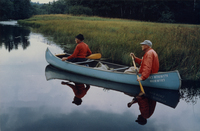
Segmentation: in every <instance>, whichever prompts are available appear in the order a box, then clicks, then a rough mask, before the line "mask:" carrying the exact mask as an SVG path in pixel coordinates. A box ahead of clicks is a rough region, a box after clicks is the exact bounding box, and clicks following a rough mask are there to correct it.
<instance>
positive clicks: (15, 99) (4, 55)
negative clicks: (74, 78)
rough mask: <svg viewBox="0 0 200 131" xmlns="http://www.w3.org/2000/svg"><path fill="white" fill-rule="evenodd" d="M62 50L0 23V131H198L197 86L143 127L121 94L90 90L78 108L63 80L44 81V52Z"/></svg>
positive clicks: (159, 109)
mask: <svg viewBox="0 0 200 131" xmlns="http://www.w3.org/2000/svg"><path fill="white" fill-rule="evenodd" d="M47 47H49V48H50V50H51V51H52V52H53V53H62V52H63V50H62V49H61V48H60V47H59V46H56V45H55V44H54V43H53V42H51V41H49V40H47V39H46V38H45V37H44V36H43V35H41V34H38V33H33V32H31V31H30V30H29V29H27V28H23V27H20V26H18V25H17V24H16V22H1V24H0V130H1V131H51V130H52V131H65V130H69V131H78V130H81V131H83V130H84V131H85V130H87V131H88V130H89V131H93V130H95V131H107V130H109V131H110V130H115V131H130V130H135V131H138V130H139V131H140V130H141V131H143V130H144V131H147V130H150V131H188V130H190V131H197V130H199V129H200V124H199V122H200V111H199V109H200V103H199V96H200V92H199V90H200V89H199V86H200V84H199V83H195V84H194V82H191V83H189V82H184V81H183V87H182V89H181V90H180V93H181V99H180V102H179V103H178V105H177V107H176V108H175V109H174V108H171V107H169V106H166V105H164V104H161V103H158V102H157V105H156V108H155V111H154V114H153V115H152V116H151V117H150V118H149V119H148V122H147V124H146V125H144V126H142V125H139V124H138V123H136V122H135V120H136V119H137V116H138V115H139V114H140V111H139V106H138V104H134V105H132V107H131V108H128V107H127V103H128V102H130V101H131V100H132V97H130V96H128V95H125V94H124V93H123V92H118V91H113V90H105V89H103V88H100V87H96V86H91V87H90V89H89V91H88V92H87V94H86V95H85V96H84V97H83V99H82V100H83V102H82V104H81V105H80V106H76V105H75V104H72V101H73V98H74V93H73V91H72V89H71V88H69V86H67V85H62V84H61V82H62V80H57V79H54V80H48V81H47V80H46V76H45V68H46V67H47V65H48V63H47V62H46V60H45V50H46V48H47Z"/></svg>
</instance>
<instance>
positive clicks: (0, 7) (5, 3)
mask: <svg viewBox="0 0 200 131" xmlns="http://www.w3.org/2000/svg"><path fill="white" fill-rule="evenodd" d="M33 11H34V9H33V7H32V6H31V3H30V0H1V1H0V20H7V19H15V20H17V19H27V18H29V17H31V16H32V14H33Z"/></svg>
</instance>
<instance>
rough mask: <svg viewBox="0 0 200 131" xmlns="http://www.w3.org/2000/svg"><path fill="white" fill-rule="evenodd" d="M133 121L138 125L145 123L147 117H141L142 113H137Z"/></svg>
mask: <svg viewBox="0 0 200 131" xmlns="http://www.w3.org/2000/svg"><path fill="white" fill-rule="evenodd" d="M135 122H137V123H138V124H140V125H145V124H147V119H145V118H144V117H142V115H138V118H137V120H136V121H135Z"/></svg>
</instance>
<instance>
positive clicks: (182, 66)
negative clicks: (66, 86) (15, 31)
mask: <svg viewBox="0 0 200 131" xmlns="http://www.w3.org/2000/svg"><path fill="white" fill-rule="evenodd" d="M19 23H20V24H22V25H28V26H32V27H34V29H35V30H36V31H39V32H41V33H44V34H45V35H48V36H52V37H53V38H54V41H55V42H57V43H58V44H60V45H61V46H62V47H63V48H64V49H65V50H68V51H71V52H70V53H72V52H73V50H74V47H75V44H74V43H75V42H74V36H76V35H77V34H80V33H81V34H83V35H84V36H85V42H86V43H87V44H88V45H89V46H90V48H91V50H92V52H94V53H96V52H100V53H101V54H102V55H103V57H104V58H108V59H109V61H111V62H116V63H121V64H126V65H132V61H131V58H130V57H129V53H130V52H134V53H135V54H136V56H138V57H140V58H141V57H142V56H143V54H144V53H143V52H142V51H141V47H140V44H139V43H141V42H142V41H144V40H145V39H149V40H151V41H152V43H153V48H154V50H155V51H156V52H157V53H158V55H159V60H160V71H171V70H179V72H180V74H181V77H182V78H183V79H193V80H200V62H199V59H200V26H198V25H184V24H161V23H151V22H140V21H133V20H124V19H110V18H101V17H87V16H71V15H39V16H34V17H32V18H30V19H27V20H20V21H19Z"/></svg>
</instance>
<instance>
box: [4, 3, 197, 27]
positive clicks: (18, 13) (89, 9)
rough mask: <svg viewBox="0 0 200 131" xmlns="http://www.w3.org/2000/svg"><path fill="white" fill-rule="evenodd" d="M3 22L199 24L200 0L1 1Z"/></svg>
mask: <svg viewBox="0 0 200 131" xmlns="http://www.w3.org/2000/svg"><path fill="white" fill-rule="evenodd" d="M0 7H1V8H0V15H1V18H0V19H2V18H4V19H25V18H28V17H30V16H32V15H36V14H73V15H82V14H83V15H91V16H101V17H110V18H124V19H135V20H141V21H153V22H168V23H190V24H200V0H57V1H53V2H49V3H48V4H39V3H31V2H30V0H1V1H0Z"/></svg>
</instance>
